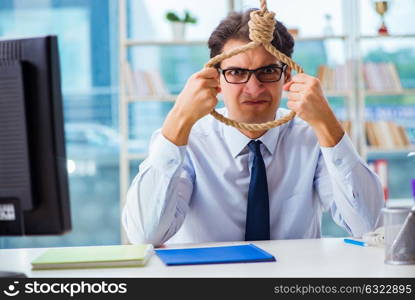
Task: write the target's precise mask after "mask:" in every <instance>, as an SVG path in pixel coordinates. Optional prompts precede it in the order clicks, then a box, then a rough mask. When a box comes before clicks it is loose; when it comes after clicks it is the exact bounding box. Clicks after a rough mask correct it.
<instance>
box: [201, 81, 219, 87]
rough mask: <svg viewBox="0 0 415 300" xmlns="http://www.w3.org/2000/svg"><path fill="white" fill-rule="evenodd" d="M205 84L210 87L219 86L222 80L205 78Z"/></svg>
mask: <svg viewBox="0 0 415 300" xmlns="http://www.w3.org/2000/svg"><path fill="white" fill-rule="evenodd" d="M203 86H205V87H208V88H217V87H219V86H220V82H219V80H217V79H205V80H203Z"/></svg>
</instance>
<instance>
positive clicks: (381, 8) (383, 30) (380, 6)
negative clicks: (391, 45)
mask: <svg viewBox="0 0 415 300" xmlns="http://www.w3.org/2000/svg"><path fill="white" fill-rule="evenodd" d="M373 2H374V4H375V9H376V12H377V13H378V14H379V15H380V18H381V21H382V23H381V26H380V27H379V29H378V33H379V34H380V35H388V34H389V32H388V28H387V27H386V25H385V13H386V12H387V11H388V8H389V4H390V3H389V1H377V0H374V1H373Z"/></svg>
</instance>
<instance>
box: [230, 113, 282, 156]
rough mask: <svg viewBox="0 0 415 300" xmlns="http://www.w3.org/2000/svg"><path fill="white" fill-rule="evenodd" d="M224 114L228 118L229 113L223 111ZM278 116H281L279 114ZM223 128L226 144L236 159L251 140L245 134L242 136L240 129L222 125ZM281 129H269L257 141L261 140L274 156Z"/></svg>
mask: <svg viewBox="0 0 415 300" xmlns="http://www.w3.org/2000/svg"><path fill="white" fill-rule="evenodd" d="M222 113H223V114H224V115H225V116H226V117H227V115H228V114H227V111H226V110H223V111H222ZM277 115H279V114H278V113H277ZM222 126H223V136H224V138H225V143H226V144H227V145H228V147H229V150H230V151H231V154H232V157H233V158H236V157H237V156H238V155H239V154H241V152H242V151H243V150H244V149H245V147H246V146H247V145H248V143H249V142H250V141H251V139H250V138H249V137H247V136H245V135H244V134H242V133H241V132H240V131H239V130H238V129H236V128H235V127H233V126H228V125H225V124H222ZM279 132H280V127H279V126H278V127H274V128H271V129H269V130H268V131H267V132H265V134H264V135H263V136H261V137H260V138H258V139H256V140H260V141H261V142H262V143H263V144H264V146H265V149H267V151H268V152H269V153H270V154H271V155H273V154H274V151H275V148H276V146H277V139H278V136H279Z"/></svg>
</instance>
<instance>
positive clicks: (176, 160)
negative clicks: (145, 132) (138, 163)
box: [148, 132, 186, 176]
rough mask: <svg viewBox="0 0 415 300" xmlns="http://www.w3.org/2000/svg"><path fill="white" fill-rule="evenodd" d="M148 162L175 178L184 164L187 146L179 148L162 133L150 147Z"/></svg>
mask: <svg viewBox="0 0 415 300" xmlns="http://www.w3.org/2000/svg"><path fill="white" fill-rule="evenodd" d="M149 152H150V153H149V156H148V160H149V163H150V165H152V166H153V167H155V168H157V169H158V170H159V171H160V172H163V173H165V174H166V175H169V176H173V175H174V173H175V172H176V171H177V169H178V168H179V167H180V166H181V165H182V164H183V161H184V157H185V155H186V146H177V145H175V144H173V143H172V142H170V141H169V140H168V139H166V138H165V137H164V136H163V134H162V133H161V132H160V133H159V134H158V135H157V137H156V138H155V139H154V141H153V143H152V144H151V146H150V151H149Z"/></svg>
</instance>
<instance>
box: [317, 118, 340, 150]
mask: <svg viewBox="0 0 415 300" xmlns="http://www.w3.org/2000/svg"><path fill="white" fill-rule="evenodd" d="M313 129H314V132H315V134H316V136H317V139H318V142H319V144H320V146H322V147H334V146H336V145H337V144H338V142H340V140H341V139H342V137H343V136H344V129H343V127H342V126H341V124H340V123H339V121H338V120H337V119H336V117H334V116H333V118H331V119H330V120H324V121H323V122H321V123H319V124H317V125H314V126H313Z"/></svg>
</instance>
